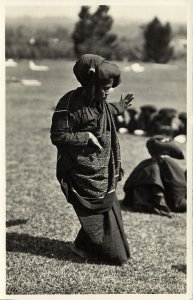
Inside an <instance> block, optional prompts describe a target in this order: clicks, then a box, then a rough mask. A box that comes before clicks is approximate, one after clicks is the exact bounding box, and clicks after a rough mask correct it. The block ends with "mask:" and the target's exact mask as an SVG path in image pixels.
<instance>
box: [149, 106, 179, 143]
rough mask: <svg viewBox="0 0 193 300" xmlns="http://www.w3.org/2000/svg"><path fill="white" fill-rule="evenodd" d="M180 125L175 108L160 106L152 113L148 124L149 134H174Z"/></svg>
mask: <svg viewBox="0 0 193 300" xmlns="http://www.w3.org/2000/svg"><path fill="white" fill-rule="evenodd" d="M179 126H180V120H179V118H178V113H177V110H176V109H174V108H162V109H160V110H159V112H158V113H157V114H156V115H154V117H153V118H152V120H151V122H150V124H149V128H148V129H149V130H148V133H149V135H154V134H164V135H167V136H170V137H173V136H175V134H176V133H177V132H178V130H179Z"/></svg>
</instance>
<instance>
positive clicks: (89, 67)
mask: <svg viewBox="0 0 193 300" xmlns="http://www.w3.org/2000/svg"><path fill="white" fill-rule="evenodd" d="M73 72H74V74H75V76H76V78H77V80H78V81H79V82H80V83H81V85H82V86H84V87H85V86H87V87H88V86H90V85H91V84H93V83H95V84H96V82H99V83H100V82H108V81H109V80H111V79H112V80H113V85H112V87H113V88H114V87H116V86H118V85H119V83H120V81H121V79H120V70H119V67H118V66H117V65H115V64H113V63H111V62H107V61H106V60H105V59H104V58H103V57H102V56H98V55H94V54H84V55H82V56H81V58H80V59H79V60H78V61H77V62H76V64H75V65H74V68H73Z"/></svg>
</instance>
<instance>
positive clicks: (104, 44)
mask: <svg viewBox="0 0 193 300" xmlns="http://www.w3.org/2000/svg"><path fill="white" fill-rule="evenodd" d="M109 10H110V7H109V6H107V5H99V6H98V8H97V9H96V11H95V12H94V13H90V7H89V6H82V7H81V9H80V12H79V15H78V17H79V20H78V21H77V22H76V24H75V26H74V29H73V32H72V33H71V32H69V30H68V29H67V28H65V27H64V26H61V25H57V26H51V27H49V28H41V27H37V28H33V29H32V28H31V27H30V26H29V25H27V24H25V25H21V24H20V25H18V26H13V25H10V24H7V25H6V28H5V30H6V33H5V36H6V41H5V50H6V58H15V59H20V58H27V59H40V58H52V59H56V58H68V59H71V58H73V59H74V58H78V57H80V56H81V55H82V54H84V53H95V54H98V55H101V56H103V57H105V58H106V59H112V60H128V61H132V60H135V61H136V60H140V61H154V62H157V63H166V62H168V61H169V60H170V59H172V57H173V48H172V46H171V45H170V42H171V40H172V28H171V25H170V23H166V24H162V23H161V22H160V20H159V19H158V18H157V17H155V18H154V19H153V20H151V21H150V22H149V23H148V24H146V26H144V28H143V35H142V38H141V40H140V41H138V42H137V43H136V41H134V40H131V39H130V38H129V37H127V36H125V37H119V36H118V35H117V34H115V33H114V32H113V30H112V26H113V18H112V17H111V15H110V14H109Z"/></svg>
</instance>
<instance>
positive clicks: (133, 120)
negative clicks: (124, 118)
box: [127, 108, 139, 133]
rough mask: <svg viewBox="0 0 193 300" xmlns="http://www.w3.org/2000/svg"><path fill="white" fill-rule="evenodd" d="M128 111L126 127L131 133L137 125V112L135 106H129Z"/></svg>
mask: <svg viewBox="0 0 193 300" xmlns="http://www.w3.org/2000/svg"><path fill="white" fill-rule="evenodd" d="M128 113H129V117H130V119H129V122H128V124H127V129H128V132H129V133H133V132H134V131H135V130H136V129H137V127H138V116H139V113H138V111H137V109H135V108H130V109H129V110H128Z"/></svg>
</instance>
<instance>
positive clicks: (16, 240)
mask: <svg viewBox="0 0 193 300" xmlns="http://www.w3.org/2000/svg"><path fill="white" fill-rule="evenodd" d="M70 245H71V242H63V241H58V240H54V239H49V238H44V237H38V236H37V237H34V236H30V235H28V234H19V233H16V232H11V233H7V234H6V250H7V251H8V252H23V253H29V254H33V255H40V256H45V257H48V258H55V259H59V260H68V261H74V262H79V263H81V262H83V259H81V258H79V257H78V256H76V255H74V254H73V253H72V251H71V248H70Z"/></svg>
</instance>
